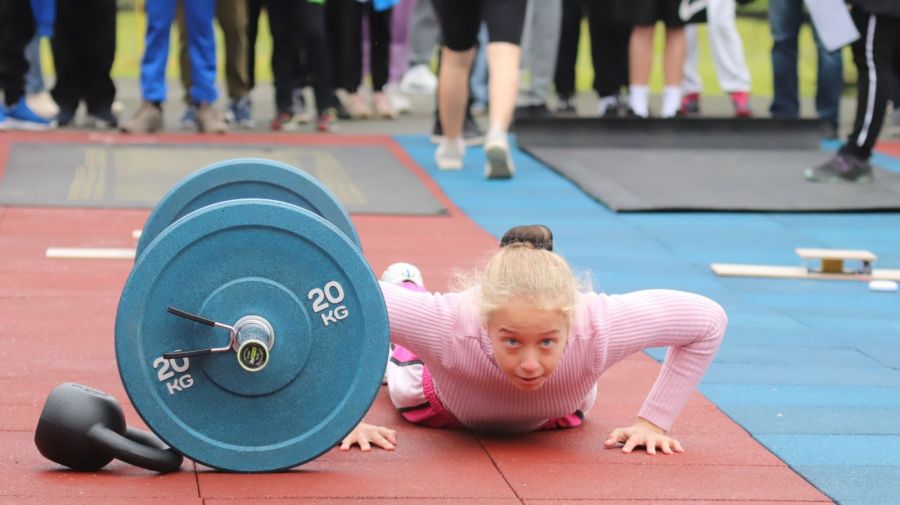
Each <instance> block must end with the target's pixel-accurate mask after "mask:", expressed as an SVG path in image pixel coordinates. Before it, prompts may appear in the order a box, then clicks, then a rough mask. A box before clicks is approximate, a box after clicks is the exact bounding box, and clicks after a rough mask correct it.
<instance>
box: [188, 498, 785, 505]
mask: <svg viewBox="0 0 900 505" xmlns="http://www.w3.org/2000/svg"><path fill="white" fill-rule="evenodd" d="M313 502H315V503H321V504H323V505H393V504H399V505H482V504H483V505H521V503H522V502H521V501H519V500H518V499H516V498H323V497H318V498H316V499H315V500H314V501H313V500H304V501H303V503H313ZM203 503H204V504H205V505H252V504H256V503H265V504H266V505H295V504H296V503H297V500H296V499H282V498H268V499H265V500H260V499H237V500H230V499H224V498H223V499H218V498H211V499H206V500H204V502H203ZM682 505H684V504H682ZM788 505H793V504H788Z"/></svg>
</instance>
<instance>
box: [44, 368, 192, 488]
mask: <svg viewBox="0 0 900 505" xmlns="http://www.w3.org/2000/svg"><path fill="white" fill-rule="evenodd" d="M34 443H35V445H37V448H38V450H39V451H41V454H43V455H44V457H45V458H47V459H49V460H51V461H54V462H56V463H59V464H60V465H63V466H67V467H69V468H71V469H73V470H80V471H95V470H99V469H101V468H103V467H104V466H106V465H107V463H109V462H110V461H112V460H113V458H116V459H120V460H122V461H125V462H126V463H131V464H132V465H136V466H139V467H142V468H146V469H148V470H154V471H156V472H172V471H175V470H178V469H179V468H180V467H181V462H182V460H183V459H184V458H183V457H182V456H181V454H178V453H177V452H175V451H174V450H172V449H170V448H169V447H167V446H166V445H165V444H164V443H163V442H162V441H161V440H159V439H158V438H157V437H156V436H155V435H153V434H151V433H147V432H145V431H141V430H137V429H134V428H129V427H127V426H125V415H124V414H123V412H122V407H121V406H120V405H119V402H117V401H116V399H115V398H113V397H112V396H110V395H108V394H106V393H104V392H102V391H98V390H96V389H93V388H89V387H87V386H82V385H80V384H74V383H71V382H67V383H65V384H60V385H59V386H56V387H55V388H53V391H51V392H50V396H49V397H48V398H47V402H46V403H45V404H44V410H42V411H41V418H40V420H39V421H38V425H37V430H36V431H35V433H34Z"/></svg>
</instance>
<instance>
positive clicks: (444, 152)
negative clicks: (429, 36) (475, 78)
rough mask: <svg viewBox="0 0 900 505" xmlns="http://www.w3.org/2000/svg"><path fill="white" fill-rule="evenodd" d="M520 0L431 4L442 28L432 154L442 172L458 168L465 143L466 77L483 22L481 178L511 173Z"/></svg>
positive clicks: (438, 0) (521, 19) (522, 13)
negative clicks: (485, 107)
mask: <svg viewBox="0 0 900 505" xmlns="http://www.w3.org/2000/svg"><path fill="white" fill-rule="evenodd" d="M525 6H526V4H525V1H524V0H467V1H462V0H456V1H451V0H435V1H434V9H435V12H436V13H437V16H438V21H439V22H440V25H441V34H442V36H443V40H444V47H443V48H442V49H441V64H440V74H439V76H438V103H439V112H440V122H441V129H442V133H443V136H442V137H441V138H440V143H439V144H438V147H437V149H436V150H435V163H436V164H437V166H438V168H439V169H442V170H459V169H461V168H462V166H463V158H464V156H465V151H466V144H465V139H464V137H463V135H462V133H463V124H464V121H465V116H466V111H467V110H468V101H469V87H468V85H467V83H468V81H469V74H470V72H471V69H472V64H473V62H474V61H475V50H476V47H475V46H476V45H477V43H478V30H479V29H480V28H481V23H482V22H484V23H486V24H487V30H488V38H489V41H488V45H487V60H488V73H489V77H488V93H489V95H490V99H489V101H490V111H489V120H490V127H489V130H488V134H487V139H486V140H485V146H484V151H485V157H486V160H485V166H484V175H485V177H486V178H488V179H508V178H510V177H512V176H513V174H514V173H515V166H514V165H513V161H512V156H511V155H510V148H509V125H510V123H511V122H512V116H513V111H514V109H515V104H516V94H517V91H518V87H519V62H520V58H521V54H522V53H521V50H520V47H519V43H520V41H521V39H522V28H523V25H524V22H525Z"/></svg>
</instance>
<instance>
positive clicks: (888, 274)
mask: <svg viewBox="0 0 900 505" xmlns="http://www.w3.org/2000/svg"><path fill="white" fill-rule="evenodd" d="M710 268H712V271H713V272H714V273H715V274H716V275H719V276H722V277H758V278H764V277H769V278H775V279H813V280H817V279H818V280H834V281H865V282H868V281H871V280H874V279H884V280H892V281H900V270H889V269H880V270H878V269H876V270H873V271H872V274H871V275H864V274H854V273H849V274H828V273H819V272H809V271H807V269H806V267H791V266H778V265H741V264H733V263H713V264H712V265H710Z"/></svg>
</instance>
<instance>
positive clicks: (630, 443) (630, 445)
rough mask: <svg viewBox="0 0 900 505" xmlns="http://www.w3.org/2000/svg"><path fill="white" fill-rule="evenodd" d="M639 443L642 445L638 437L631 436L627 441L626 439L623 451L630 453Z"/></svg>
mask: <svg viewBox="0 0 900 505" xmlns="http://www.w3.org/2000/svg"><path fill="white" fill-rule="evenodd" d="M638 445H640V441H639V440H638V437H630V438H629V439H628V440H627V441H625V446H624V447H622V452H624V453H625V454H630V453H631V451H632V450H634V448H635V447H636V446H638Z"/></svg>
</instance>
